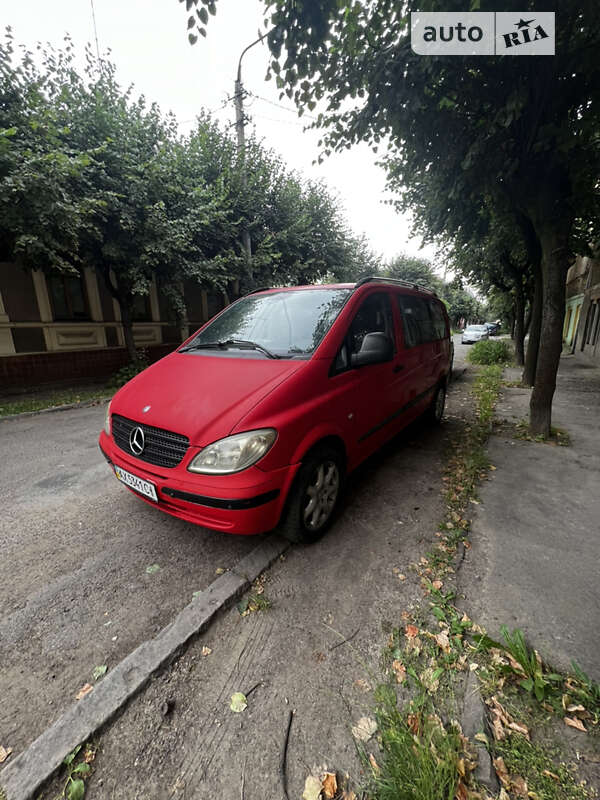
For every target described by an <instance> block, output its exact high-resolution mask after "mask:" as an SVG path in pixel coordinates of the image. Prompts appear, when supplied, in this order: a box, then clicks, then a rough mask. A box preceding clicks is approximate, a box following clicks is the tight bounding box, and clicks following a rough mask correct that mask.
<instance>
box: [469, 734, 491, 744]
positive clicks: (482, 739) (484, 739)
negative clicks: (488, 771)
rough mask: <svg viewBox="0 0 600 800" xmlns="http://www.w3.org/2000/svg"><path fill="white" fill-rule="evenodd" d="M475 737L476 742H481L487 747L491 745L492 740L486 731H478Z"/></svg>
mask: <svg viewBox="0 0 600 800" xmlns="http://www.w3.org/2000/svg"><path fill="white" fill-rule="evenodd" d="M473 738H474V739H475V741H476V742H481V743H482V744H484V745H485V746H486V747H489V744H490V742H489V739H488V737H487V736H486V735H485V733H476V734H475V736H474V737H473Z"/></svg>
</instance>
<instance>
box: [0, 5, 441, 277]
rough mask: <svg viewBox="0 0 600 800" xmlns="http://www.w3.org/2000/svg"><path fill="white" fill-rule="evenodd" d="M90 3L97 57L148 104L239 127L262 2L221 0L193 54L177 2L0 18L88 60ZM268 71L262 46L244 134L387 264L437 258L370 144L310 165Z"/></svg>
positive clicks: (183, 126)
mask: <svg viewBox="0 0 600 800" xmlns="http://www.w3.org/2000/svg"><path fill="white" fill-rule="evenodd" d="M92 2H93V8H94V12H95V18H96V31H97V37H98V45H99V48H100V51H101V53H104V52H105V51H106V50H110V51H111V60H112V61H113V62H114V63H115V64H116V67H117V75H118V78H119V81H120V82H121V84H122V85H124V86H126V85H128V84H130V83H133V84H135V87H136V89H137V91H138V92H139V93H140V94H144V95H145V96H146V98H147V99H148V100H149V101H156V102H157V103H158V104H159V106H160V107H161V108H162V110H163V111H169V110H170V111H172V112H173V113H174V114H175V116H176V117H177V119H178V121H179V123H180V130H181V131H182V132H186V131H187V130H189V129H190V127H191V126H192V125H193V123H194V118H195V116H196V115H197V114H198V112H199V110H200V109H201V108H202V107H204V108H206V109H208V110H210V111H211V112H212V113H213V114H214V116H215V117H216V118H217V119H218V120H219V122H220V123H221V124H222V125H223V126H232V125H233V122H234V119H235V116H234V108H233V103H232V102H231V100H230V98H231V96H232V95H233V82H234V79H235V74H236V71H237V64H238V59H239V56H240V53H241V52H242V50H243V49H244V48H245V47H246V46H247V45H248V44H250V43H251V42H252V41H253V40H255V39H256V38H257V36H258V32H259V30H260V31H262V32H264V30H265V28H264V25H263V24H262V9H263V3H262V2H261V1H260V0H220V2H219V3H218V11H217V15H216V17H211V18H210V20H209V25H208V28H207V31H208V36H207V37H206V39H202V38H200V39H199V41H198V43H197V44H196V45H195V46H193V47H192V46H191V45H189V44H188V41H187V32H186V23H187V13H186V10H185V3H181V2H177V0H153V2H149V1H148V0H53V2H51V3H49V2H46V1H45V0H29V2H27V3H25V2H21V3H15V2H13V1H11V2H9V0H0V12H1V13H0V20H2V23H3V25H2V27H3V28H4V27H5V26H7V25H10V26H11V28H12V29H13V34H14V36H15V41H16V42H18V43H22V44H24V45H26V46H27V47H29V48H33V47H35V45H36V43H37V42H51V43H52V44H53V45H55V46H60V45H61V44H62V41H63V38H64V36H65V34H66V33H69V34H70V36H71V38H72V39H73V42H74V44H75V46H76V48H77V49H78V50H80V51H81V53H83V49H84V46H85V44H86V43H87V42H91V43H94V26H93V17H92ZM94 47H95V44H94ZM82 63H83V61H82ZM267 64H268V49H267V46H266V44H265V45H261V44H259V45H256V46H255V47H253V48H252V49H251V50H249V51H248V52H247V53H246V55H245V56H244V59H243V62H242V79H243V83H244V88H245V89H246V90H247V91H249V92H250V93H251V94H252V96H251V97H249V98H248V99H247V107H246V109H245V110H246V111H247V114H248V115H249V116H250V118H251V122H250V124H249V125H248V127H247V133H248V134H249V133H251V132H252V130H254V131H255V133H256V135H257V136H258V137H259V138H261V139H262V140H263V141H264V143H265V145H266V146H268V147H270V148H272V149H273V150H276V151H277V152H279V153H280V154H281V155H282V156H283V158H284V159H285V161H286V162H287V164H288V165H289V166H290V167H291V168H293V169H295V170H297V171H298V172H300V173H302V174H303V175H305V176H306V177H309V178H312V179H323V180H324V181H325V182H326V183H327V185H328V186H329V188H330V189H331V190H332V191H333V192H334V193H335V194H336V195H337V196H339V198H340V202H341V203H342V205H343V210H344V215H345V217H346V219H347V220H348V222H349V225H350V227H351V229H352V230H353V232H354V233H355V234H363V233H364V234H365V235H366V237H367V239H368V240H369V242H370V244H371V247H372V248H373V250H374V251H375V252H376V253H378V254H380V255H381V256H382V257H383V258H384V259H385V260H388V259H391V258H392V257H393V256H394V255H396V254H398V253H400V252H406V253H409V254H411V255H421V256H425V257H428V258H431V259H432V260H433V259H434V258H435V253H434V250H433V248H430V247H429V248H424V249H420V240H419V239H418V238H411V236H410V219H409V218H408V217H407V216H405V215H400V214H397V213H396V212H395V211H394V210H393V209H392V208H391V207H390V206H389V205H385V204H384V202H383V201H384V200H385V198H386V197H388V198H389V195H386V193H385V174H384V171H383V170H382V169H381V168H379V167H377V166H376V164H375V161H376V156H375V155H374V154H373V153H372V152H371V151H370V150H369V148H368V147H366V146H365V145H362V146H357V147H353V148H352V149H351V150H346V151H344V152H343V153H340V154H334V155H332V156H330V157H329V158H328V159H326V160H325V161H324V162H323V163H322V164H321V165H316V164H314V163H313V162H314V161H316V158H317V156H318V154H319V150H318V147H317V141H318V139H319V134H318V132H316V131H308V130H304V125H305V123H304V122H303V121H302V120H301V119H299V118H298V116H297V113H296V110H295V108H294V105H293V104H292V103H291V101H289V100H288V99H287V98H285V99H283V100H280V99H279V92H278V90H277V89H276V87H275V85H274V82H273V81H268V82H266V81H265V80H264V78H265V74H266V71H267ZM232 132H233V131H232ZM440 266H441V265H440Z"/></svg>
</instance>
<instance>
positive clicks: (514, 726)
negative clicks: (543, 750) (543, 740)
mask: <svg viewBox="0 0 600 800" xmlns="http://www.w3.org/2000/svg"><path fill="white" fill-rule="evenodd" d="M508 727H509V728H510V729H511V730H513V731H516V732H517V733H521V734H523V736H524V737H525V738H526V739H527V741H530V739H529V729H528V728H527V727H526V726H525V725H523V724H522V723H520V722H509V723H508Z"/></svg>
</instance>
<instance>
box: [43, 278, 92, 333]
mask: <svg viewBox="0 0 600 800" xmlns="http://www.w3.org/2000/svg"><path fill="white" fill-rule="evenodd" d="M48 291H49V293H50V300H51V303H52V311H53V315H54V319H55V320H57V321H59V322H62V321H63V320H64V321H73V320H89V318H90V314H89V311H88V304H87V298H86V295H85V287H84V284H83V278H82V277H81V276H80V275H50V277H49V278H48Z"/></svg>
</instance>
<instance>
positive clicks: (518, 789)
mask: <svg viewBox="0 0 600 800" xmlns="http://www.w3.org/2000/svg"><path fill="white" fill-rule="evenodd" d="M511 788H512V791H513V792H514V793H515V794H516V796H517V797H523V798H525V800H526V799H527V793H528V791H529V790H528V788H527V781H526V780H525V778H521V777H520V776H519V775H517V777H516V778H513V779H512V780H511Z"/></svg>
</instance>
